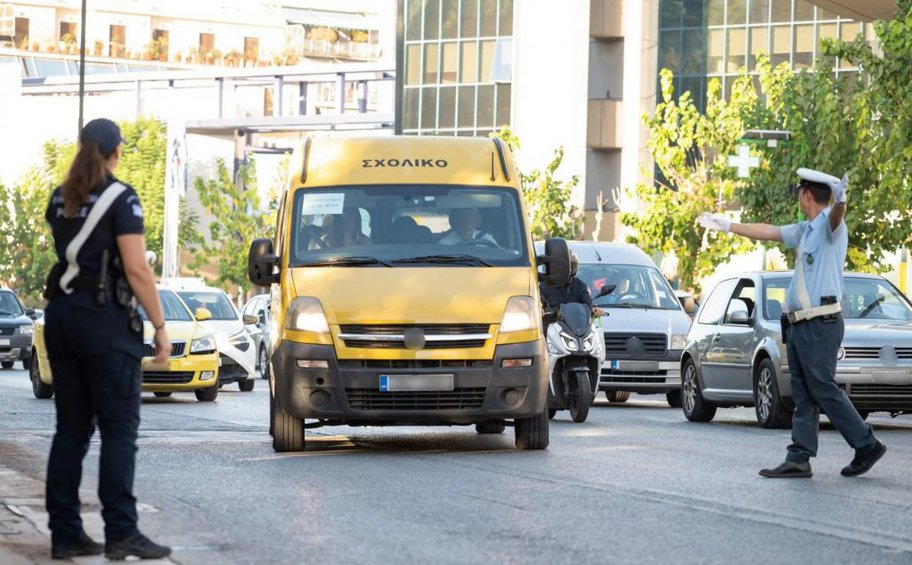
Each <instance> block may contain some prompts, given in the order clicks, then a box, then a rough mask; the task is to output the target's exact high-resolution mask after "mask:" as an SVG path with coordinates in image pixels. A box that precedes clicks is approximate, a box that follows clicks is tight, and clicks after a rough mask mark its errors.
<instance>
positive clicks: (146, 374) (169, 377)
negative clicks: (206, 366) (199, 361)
mask: <svg viewBox="0 0 912 565" xmlns="http://www.w3.org/2000/svg"><path fill="white" fill-rule="evenodd" d="M192 380H193V371H181V372H178V371H173V372H172V371H161V372H158V371H154V372H153V371H143V374H142V382H144V383H146V384H169V385H171V384H175V385H176V384H187V383H189V382H190V381H192Z"/></svg>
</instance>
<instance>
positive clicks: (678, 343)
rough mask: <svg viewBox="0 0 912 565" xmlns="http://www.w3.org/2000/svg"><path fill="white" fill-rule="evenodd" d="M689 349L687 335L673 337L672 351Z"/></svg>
mask: <svg viewBox="0 0 912 565" xmlns="http://www.w3.org/2000/svg"><path fill="white" fill-rule="evenodd" d="M685 347H687V334H678V335H673V336H671V349H684V348H685Z"/></svg>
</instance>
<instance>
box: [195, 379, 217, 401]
mask: <svg viewBox="0 0 912 565" xmlns="http://www.w3.org/2000/svg"><path fill="white" fill-rule="evenodd" d="M219 388H221V387H219V385H218V383H215V384H213V385H212V386H210V387H206V388H198V389H196V390H195V391H193V392H194V393H195V394H196V399H197V400H199V401H200V402H212V401H214V400H215V399H216V398H218V392H219Z"/></svg>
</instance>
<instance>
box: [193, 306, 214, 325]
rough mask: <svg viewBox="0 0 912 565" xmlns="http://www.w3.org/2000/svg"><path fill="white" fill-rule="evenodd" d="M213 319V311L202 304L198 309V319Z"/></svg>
mask: <svg viewBox="0 0 912 565" xmlns="http://www.w3.org/2000/svg"><path fill="white" fill-rule="evenodd" d="M211 319H212V312H210V311H209V309H208V308H203V307H202V306H200V307H199V308H197V309H196V321H198V322H205V321H206V320H211Z"/></svg>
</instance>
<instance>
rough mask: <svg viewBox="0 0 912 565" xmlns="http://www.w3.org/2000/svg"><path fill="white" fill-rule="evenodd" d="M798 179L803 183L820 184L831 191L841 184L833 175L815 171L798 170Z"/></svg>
mask: <svg viewBox="0 0 912 565" xmlns="http://www.w3.org/2000/svg"><path fill="white" fill-rule="evenodd" d="M798 177H799V178H800V179H801V180H803V181H807V182H814V183H818V184H822V185H824V186H826V187H827V188H829V189H830V190H833V189H834V188H836V187H837V186H839V185H840V184H841V183H842V180H840V179H838V178H836V177H834V176H833V175H828V174H826V173H822V172H820V171H815V170H814V169H805V168H800V169H798Z"/></svg>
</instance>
